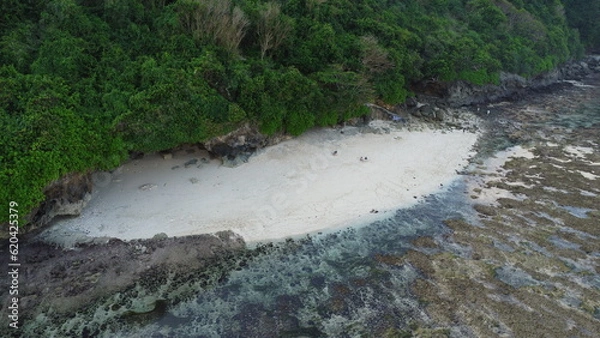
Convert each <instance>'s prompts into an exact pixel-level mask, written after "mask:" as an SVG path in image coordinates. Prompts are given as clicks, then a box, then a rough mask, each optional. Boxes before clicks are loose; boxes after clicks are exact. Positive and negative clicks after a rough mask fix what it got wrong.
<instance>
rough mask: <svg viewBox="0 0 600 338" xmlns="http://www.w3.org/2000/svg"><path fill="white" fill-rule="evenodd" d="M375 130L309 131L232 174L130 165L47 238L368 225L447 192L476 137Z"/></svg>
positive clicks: (255, 234)
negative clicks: (371, 131) (378, 131)
mask: <svg viewBox="0 0 600 338" xmlns="http://www.w3.org/2000/svg"><path fill="white" fill-rule="evenodd" d="M372 126H374V127H376V128H378V127H379V128H386V129H387V128H391V130H390V131H389V133H381V134H378V133H359V132H358V129H357V128H356V127H345V128H343V129H317V130H312V131H309V132H307V133H305V134H304V135H302V136H300V137H298V138H295V139H292V140H288V141H285V142H282V143H280V144H278V145H275V146H271V147H268V148H265V149H262V150H260V151H258V152H257V153H256V154H255V155H253V156H252V157H250V159H249V160H248V163H245V164H243V165H241V166H239V167H236V168H227V167H224V166H222V165H221V161H220V160H217V159H212V160H209V156H208V154H207V153H206V152H204V151H201V150H195V151H194V152H191V150H188V151H179V152H177V153H174V154H173V157H172V158H167V159H163V157H161V156H160V155H158V154H155V155H147V156H145V157H144V158H142V159H138V160H132V161H130V162H128V163H126V164H124V165H123V166H122V167H120V168H119V169H118V170H116V171H115V172H113V173H112V174H109V173H106V174H105V175H100V176H97V177H96V183H97V186H98V187H97V188H96V190H95V192H94V194H93V197H92V200H91V201H90V203H89V204H88V206H87V207H86V208H85V209H84V211H83V213H82V214H81V216H79V217H76V218H71V219H65V220H61V221H58V222H56V224H54V225H53V226H52V227H50V228H49V229H48V230H46V231H45V232H44V233H42V234H41V237H42V238H45V239H46V240H49V241H53V239H54V240H55V241H61V242H62V244H65V245H68V244H69V239H70V238H72V239H73V240H75V238H76V237H78V236H79V237H80V238H79V240H81V236H83V237H86V236H87V237H104V236H107V237H117V238H120V239H125V240H129V239H137V238H151V237H153V236H154V235H156V234H159V233H165V234H167V235H168V236H184V235H192V234H204V233H214V232H217V231H221V230H227V229H229V230H232V231H234V232H235V233H237V234H239V235H241V236H242V237H243V238H244V240H245V241H246V242H248V243H256V242H264V241H269V240H279V239H284V238H287V237H295V236H300V235H303V234H307V233H315V232H320V231H327V230H335V229H340V228H344V227H348V226H357V225H361V224H368V223H369V222H372V221H374V220H377V219H382V218H385V217H389V216H390V215H391V213H392V212H393V211H394V210H397V209H399V208H402V207H409V206H411V205H414V204H415V203H417V202H418V201H419V200H420V199H421V198H422V197H423V196H425V195H428V194H431V193H436V192H439V191H440V190H442V189H445V188H446V187H448V185H450V184H451V183H452V181H453V180H455V179H457V177H458V175H457V174H456V171H457V170H461V169H462V168H463V167H465V166H466V165H467V160H468V158H469V157H470V156H472V155H473V153H472V146H473V145H474V143H475V142H476V140H477V138H478V135H477V134H473V133H468V132H463V131H452V132H450V131H446V132H444V131H441V130H426V131H418V132H415V131H413V132H408V131H405V130H397V129H394V128H393V126H391V125H389V124H388V123H385V122H381V121H375V122H372ZM388 130H389V129H388ZM342 131H343V133H342ZM336 151H337V153H335V152H336ZM334 153H335V155H334ZM361 157H362V158H363V160H362V161H361ZM203 158H204V159H206V160H203ZM365 158H366V160H365ZM193 159H197V160H198V161H197V163H195V164H193V165H188V166H187V167H186V166H184V163H186V162H188V161H190V160H193ZM177 166H178V167H177ZM415 197H416V198H415ZM59 239H60V240H59Z"/></svg>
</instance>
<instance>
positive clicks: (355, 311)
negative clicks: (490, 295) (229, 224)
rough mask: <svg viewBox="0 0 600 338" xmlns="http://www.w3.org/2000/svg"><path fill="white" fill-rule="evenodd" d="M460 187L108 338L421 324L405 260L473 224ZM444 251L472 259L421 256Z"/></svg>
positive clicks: (282, 254) (347, 330)
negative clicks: (454, 226) (456, 223)
mask: <svg viewBox="0 0 600 338" xmlns="http://www.w3.org/2000/svg"><path fill="white" fill-rule="evenodd" d="M464 189H465V187H464V184H462V183H461V181H460V180H458V181H457V182H456V183H455V184H454V185H453V186H451V187H449V189H448V190H447V191H446V192H444V193H440V194H436V195H432V196H429V197H428V198H427V199H426V200H425V201H424V202H423V203H420V204H418V205H416V206H414V207H412V208H409V209H402V210H399V211H397V213H396V215H395V216H394V217H392V218H390V219H388V220H385V221H380V222H377V223H373V224H370V225H367V226H364V227H360V228H353V229H347V230H343V231H340V232H337V233H332V234H327V235H320V236H313V237H307V238H305V239H304V240H299V241H296V242H294V243H291V242H288V243H286V244H284V245H281V246H280V247H279V248H277V249H275V250H273V251H271V252H269V253H267V254H264V255H261V256H260V257H258V258H256V259H254V260H252V261H250V262H249V263H248V264H247V265H246V266H245V267H243V268H242V269H239V270H238V271H233V272H231V273H230V275H229V276H228V278H227V280H226V281H225V282H223V283H221V284H219V285H217V286H216V287H213V288H210V289H202V290H198V292H197V294H196V295H195V296H194V297H192V298H191V299H189V300H187V301H184V302H181V303H179V304H177V305H175V306H174V307H172V308H169V309H168V310H167V311H166V313H165V314H164V315H163V316H162V317H161V318H159V319H157V320H155V321H153V322H151V323H145V324H144V325H141V326H138V325H133V326H131V327H129V328H127V329H123V330H120V331H117V332H110V333H109V336H111V337H143V336H151V337H360V336H368V337H374V336H378V335H381V334H383V333H385V332H389V331H390V329H396V330H398V331H399V332H401V331H402V330H408V329H409V327H410V326H411V325H414V324H415V323H417V322H419V323H427V322H428V321H429V319H428V317H427V315H426V314H425V312H424V311H423V309H422V306H421V305H420V304H419V300H418V299H416V298H415V297H414V296H413V295H412V294H411V291H410V284H411V282H412V281H413V280H414V279H415V278H417V277H418V276H419V274H420V272H419V271H418V270H417V269H416V268H415V267H413V266H411V265H410V264H404V263H403V262H402V260H401V255H403V254H404V253H406V251H407V250H410V249H414V246H413V245H412V244H411V241H412V240H414V239H415V238H417V237H422V236H430V237H433V238H434V239H435V238H436V237H440V236H444V235H445V234H447V233H448V232H449V230H448V229H447V228H446V227H445V225H444V224H443V220H445V219H451V218H470V217H471V216H469V215H470V214H471V213H472V211H470V209H469V206H468V202H467V200H466V197H465V194H464ZM472 221H473V222H476V221H475V220H472ZM440 243H442V245H448V244H443V241H440ZM440 249H443V250H444V251H450V252H453V253H455V254H458V255H464V254H468V252H465V249H464V248H461V247H445V248H439V249H435V248H426V249H423V248H418V249H417V250H427V251H428V253H430V252H434V251H436V250H440ZM381 257H386V258H387V260H386V259H382V258H381Z"/></svg>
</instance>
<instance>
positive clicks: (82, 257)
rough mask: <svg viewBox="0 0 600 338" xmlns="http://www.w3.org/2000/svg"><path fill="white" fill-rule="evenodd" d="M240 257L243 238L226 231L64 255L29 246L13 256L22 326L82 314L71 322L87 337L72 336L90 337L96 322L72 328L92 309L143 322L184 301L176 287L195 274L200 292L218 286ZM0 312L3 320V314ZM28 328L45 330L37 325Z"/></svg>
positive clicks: (111, 242) (105, 244)
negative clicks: (16, 259) (16, 263)
mask: <svg viewBox="0 0 600 338" xmlns="http://www.w3.org/2000/svg"><path fill="white" fill-rule="evenodd" d="M3 247H5V246H3ZM6 247H7V246H6ZM246 255H252V253H251V252H249V251H247V250H245V243H244V240H243V239H242V238H241V237H240V236H238V235H236V234H234V233H233V232H231V231H222V232H218V233H216V234H214V235H197V236H187V237H180V238H173V237H171V238H167V237H166V235H163V236H161V235H157V236H155V238H153V239H148V240H133V241H129V242H124V241H121V240H118V239H106V238H105V239H97V240H96V242H94V243H87V244H81V245H79V246H77V247H76V248H74V249H72V250H69V251H68V252H65V251H64V249H62V248H57V247H55V246H52V245H49V244H47V243H43V242H39V241H35V242H29V243H27V245H25V246H22V247H21V248H20V251H19V261H20V262H21V264H22V269H21V270H20V271H19V273H20V279H21V280H22V281H25V282H24V283H22V284H21V285H20V287H19V297H20V301H19V309H20V312H19V317H20V322H21V323H23V322H24V321H27V320H33V318H36V319H35V320H36V321H40V320H41V321H48V322H53V321H54V320H56V319H57V318H61V316H64V314H75V313H80V315H75V316H73V317H72V319H71V320H72V321H73V322H72V323H71V325H73V326H79V327H86V328H87V333H86V332H83V331H82V332H77V334H76V336H79V337H83V336H95V334H94V332H96V331H97V330H98V329H99V327H98V326H97V325H96V324H97V323H94V322H93V321H92V322H89V323H86V322H83V323H76V322H77V321H78V320H83V319H81V318H83V317H85V316H87V315H89V313H88V311H96V312H97V311H99V310H98V307H96V306H95V305H98V304H100V305H104V306H103V307H102V308H103V309H104V311H105V313H103V314H98V313H97V315H101V316H106V317H110V318H114V320H129V319H131V320H143V319H144V318H146V317H149V316H150V317H151V316H152V315H160V312H161V309H163V310H164V308H165V307H166V306H168V305H169V303H170V302H173V301H176V300H177V299H179V298H180V297H187V296H189V295H188V294H187V293H186V291H185V290H180V289H177V288H178V287H179V286H180V285H181V282H182V281H186V280H188V279H190V278H192V276H195V277H194V278H196V279H197V278H198V277H200V281H201V283H204V284H203V285H200V286H199V287H205V286H208V285H212V284H214V283H217V282H219V280H221V279H223V278H226V277H225V276H226V275H227V274H228V273H229V271H231V270H233V269H235V268H236V267H237V266H239V265H240V264H245V263H243V262H245V261H246V260H247V259H250V257H246ZM8 257H9V255H8V254H7V253H3V254H2V255H1V257H0V261H1V262H2V264H4V266H7V264H8ZM8 277H9V276H8V275H6V274H3V275H2V276H0V282H1V283H3V284H4V285H9V284H10V282H9V280H8ZM159 289H160V291H159ZM109 295H110V296H109ZM157 295H158V297H157ZM8 297H10V295H9V294H8V292H6V293H3V295H2V297H1V298H0V300H2V302H3V304H8ZM161 297H162V298H161ZM166 299H168V301H167V300H166ZM0 312H1V314H2V316H4V317H5V318H6V316H7V309H6V308H4V309H3V310H2V311H0ZM80 317H81V318H80ZM91 317H93V316H91ZM87 318H88V320H89V317H87ZM79 324H82V325H79ZM67 325H68V324H67ZM33 329H34V330H38V329H39V330H43V326H42V327H38V328H37V329H35V328H33ZM5 330H10V328H9V327H8V326H6V325H5V326H3V327H2V328H1V329H0V336H2V337H11V336H12V334H13V333H14V332H13V331H14V330H13V331H9V332H6V331H5ZM3 331H4V332H3ZM22 333H25V336H29V337H41V336H44V334H43V333H40V332H18V334H22Z"/></svg>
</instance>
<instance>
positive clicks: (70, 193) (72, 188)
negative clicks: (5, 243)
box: [26, 173, 93, 231]
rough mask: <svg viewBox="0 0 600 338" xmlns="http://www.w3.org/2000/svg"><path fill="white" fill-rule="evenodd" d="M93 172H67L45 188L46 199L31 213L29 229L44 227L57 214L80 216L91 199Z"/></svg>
mask: <svg viewBox="0 0 600 338" xmlns="http://www.w3.org/2000/svg"><path fill="white" fill-rule="evenodd" d="M92 189H93V183H92V175H91V174H78V173H71V174H67V175H65V176H63V177H61V178H60V179H58V180H56V181H54V182H52V183H50V184H49V185H48V186H47V187H46V188H45V189H44V195H45V196H46V199H45V200H44V202H42V203H41V204H40V205H39V206H38V208H37V209H36V210H34V211H33V212H32V213H31V216H30V220H29V225H28V226H29V229H26V230H29V231H30V230H32V229H35V228H37V227H42V226H44V225H46V224H48V223H50V222H51V221H52V220H53V219H54V218H55V217H57V216H78V215H79V214H80V213H81V211H82V210H83V208H84V207H85V206H86V205H87V203H88V202H89V200H90V199H91V194H92Z"/></svg>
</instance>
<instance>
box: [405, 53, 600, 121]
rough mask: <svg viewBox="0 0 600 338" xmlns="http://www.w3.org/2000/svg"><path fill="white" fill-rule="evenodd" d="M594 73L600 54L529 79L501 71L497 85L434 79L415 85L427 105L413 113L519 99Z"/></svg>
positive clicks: (599, 60) (424, 104)
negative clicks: (433, 108) (432, 108)
mask: <svg viewBox="0 0 600 338" xmlns="http://www.w3.org/2000/svg"><path fill="white" fill-rule="evenodd" d="M592 72H600V56H588V57H586V58H585V59H584V60H581V61H574V62H569V63H567V64H565V65H563V66H562V67H559V68H557V69H555V70H552V71H549V72H546V73H543V74H540V75H538V76H535V77H533V78H530V79H526V78H524V77H522V76H519V75H516V74H510V73H500V81H499V83H498V84H497V85H494V84H486V85H474V84H471V83H468V82H466V81H455V82H451V83H445V82H441V81H437V80H435V79H429V80H424V81H421V82H419V83H417V84H415V85H414V86H413V90H414V91H415V92H416V93H418V94H417V100H418V102H422V105H423V107H425V108H424V109H418V110H414V111H415V112H416V114H414V115H417V116H418V115H419V114H420V113H422V112H425V117H427V115H428V114H427V113H428V112H429V111H430V110H431V107H440V106H446V105H447V106H450V107H461V106H470V105H480V104H487V103H492V102H497V101H500V100H507V99H512V98H519V97H522V96H523V95H525V94H526V93H527V91H536V90H541V89H544V88H547V87H549V86H552V85H557V84H562V83H564V81H565V80H581V79H582V78H584V77H585V76H587V75H589V74H590V73H592ZM427 106H430V107H427ZM429 115H431V114H429Z"/></svg>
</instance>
